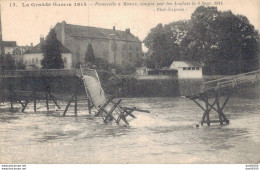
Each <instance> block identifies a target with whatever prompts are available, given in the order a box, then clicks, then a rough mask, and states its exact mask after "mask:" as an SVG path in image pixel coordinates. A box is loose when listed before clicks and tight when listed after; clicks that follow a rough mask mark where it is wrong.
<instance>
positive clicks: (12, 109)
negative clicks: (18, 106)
mask: <svg viewBox="0 0 260 170" xmlns="http://www.w3.org/2000/svg"><path fill="white" fill-rule="evenodd" d="M9 92H10V93H9V95H10V102H11V109H10V111H11V112H13V111H14V107H13V95H12V93H11V89H10V90H9Z"/></svg>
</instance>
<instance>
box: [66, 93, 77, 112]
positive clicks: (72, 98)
mask: <svg viewBox="0 0 260 170" xmlns="http://www.w3.org/2000/svg"><path fill="white" fill-rule="evenodd" d="M74 95H75V94H73V95H72V96H71V99H70V100H69V102H68V104H67V106H66V108H65V110H64V112H63V116H65V115H66V113H67V111H68V108H69V106H70V103H71V102H72V100H73V98H74Z"/></svg>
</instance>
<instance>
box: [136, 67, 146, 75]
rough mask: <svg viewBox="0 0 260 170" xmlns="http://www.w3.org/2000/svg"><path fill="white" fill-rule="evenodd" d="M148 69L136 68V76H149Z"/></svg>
mask: <svg viewBox="0 0 260 170" xmlns="http://www.w3.org/2000/svg"><path fill="white" fill-rule="evenodd" d="M148 70H149V69H148V68H147V67H139V68H136V71H135V74H136V75H148Z"/></svg>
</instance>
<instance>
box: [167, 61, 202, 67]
mask: <svg viewBox="0 0 260 170" xmlns="http://www.w3.org/2000/svg"><path fill="white" fill-rule="evenodd" d="M173 65H175V66H177V67H202V65H201V64H200V63H199V62H197V61H173V62H172V64H171V67H172V66H173Z"/></svg>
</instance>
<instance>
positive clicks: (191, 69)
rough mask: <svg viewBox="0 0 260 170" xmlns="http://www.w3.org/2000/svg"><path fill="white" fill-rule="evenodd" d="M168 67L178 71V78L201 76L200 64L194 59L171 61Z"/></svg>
mask: <svg viewBox="0 0 260 170" xmlns="http://www.w3.org/2000/svg"><path fill="white" fill-rule="evenodd" d="M170 69H172V70H177V71H178V78H202V65H201V64H200V63H199V62H196V61H173V62H172V64H171V66H170Z"/></svg>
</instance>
